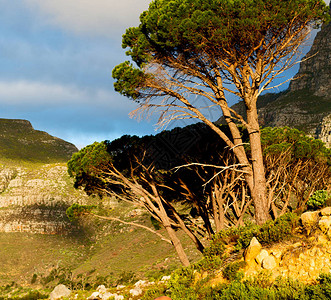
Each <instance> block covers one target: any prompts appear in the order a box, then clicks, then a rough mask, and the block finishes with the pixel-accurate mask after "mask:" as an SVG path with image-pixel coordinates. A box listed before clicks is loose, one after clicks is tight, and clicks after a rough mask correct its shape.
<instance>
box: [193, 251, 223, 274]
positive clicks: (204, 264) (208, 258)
mask: <svg viewBox="0 0 331 300" xmlns="http://www.w3.org/2000/svg"><path fill="white" fill-rule="evenodd" d="M221 264H222V259H221V257H220V256H217V255H205V256H204V257H203V258H202V259H200V260H199V261H198V262H196V263H195V264H194V266H193V267H194V269H195V270H198V271H212V270H217V269H219V268H220V266H221Z"/></svg>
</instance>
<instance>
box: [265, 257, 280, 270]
mask: <svg viewBox="0 0 331 300" xmlns="http://www.w3.org/2000/svg"><path fill="white" fill-rule="evenodd" d="M276 267H277V262H276V259H275V257H274V256H272V255H270V256H267V257H265V258H264V259H263V261H262V268H263V269H266V270H272V269H274V268H276Z"/></svg>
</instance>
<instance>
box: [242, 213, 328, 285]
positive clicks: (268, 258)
mask: <svg viewBox="0 0 331 300" xmlns="http://www.w3.org/2000/svg"><path fill="white" fill-rule="evenodd" d="M301 224H302V227H303V229H304V231H305V233H306V235H308V239H304V240H302V241H299V242H296V243H294V244H293V243H289V242H288V243H279V244H276V245H273V246H272V247H271V248H268V249H264V248H262V247H259V248H260V251H259V252H258V253H257V254H256V251H254V258H253V257H247V255H246V254H245V255H244V260H245V261H246V263H247V267H246V270H245V276H252V275H257V274H259V272H261V271H263V270H266V271H271V276H272V278H274V279H275V278H276V277H277V276H282V277H290V278H295V279H298V280H300V281H301V282H304V283H312V282H314V281H315V280H316V278H317V277H318V276H319V275H320V274H321V273H329V272H330V271H331V240H330V237H331V207H327V208H324V209H322V210H320V211H314V212H305V213H304V214H302V215H301ZM312 231H314V232H315V233H314V234H313V235H311V236H309V234H310V233H311V232H312ZM252 245H258V242H257V241H256V238H253V240H252V242H251V245H250V246H249V247H248V249H249V248H250V247H252ZM254 247H255V246H254ZM255 249H258V248H256V247H255ZM246 251H247V250H246Z"/></svg>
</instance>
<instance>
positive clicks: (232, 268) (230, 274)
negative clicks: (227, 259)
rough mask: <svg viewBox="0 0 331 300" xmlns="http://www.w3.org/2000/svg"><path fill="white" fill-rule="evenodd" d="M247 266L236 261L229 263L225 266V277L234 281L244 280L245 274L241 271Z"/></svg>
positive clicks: (242, 262) (243, 262)
mask: <svg viewBox="0 0 331 300" xmlns="http://www.w3.org/2000/svg"><path fill="white" fill-rule="evenodd" d="M245 266H246V262H245V261H235V262H232V263H229V264H227V265H226V266H225V268H224V269H223V271H222V273H223V277H224V278H226V279H228V280H230V281H233V280H240V279H242V278H243V273H242V272H239V270H240V269H242V268H244V267H245Z"/></svg>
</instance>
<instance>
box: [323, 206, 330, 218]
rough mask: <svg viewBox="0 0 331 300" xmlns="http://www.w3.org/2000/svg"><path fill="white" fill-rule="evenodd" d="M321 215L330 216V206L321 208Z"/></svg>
mask: <svg viewBox="0 0 331 300" xmlns="http://www.w3.org/2000/svg"><path fill="white" fill-rule="evenodd" d="M321 215H322V216H331V207H324V208H322V209H321Z"/></svg>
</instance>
